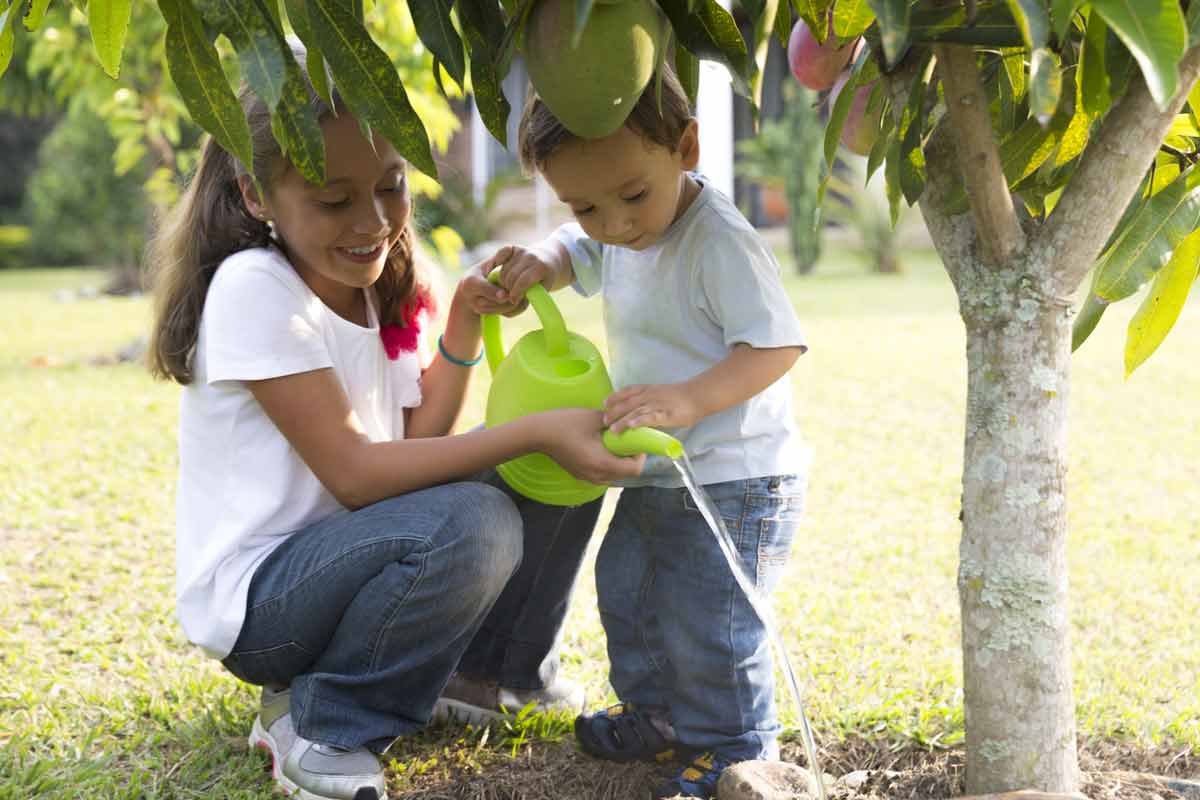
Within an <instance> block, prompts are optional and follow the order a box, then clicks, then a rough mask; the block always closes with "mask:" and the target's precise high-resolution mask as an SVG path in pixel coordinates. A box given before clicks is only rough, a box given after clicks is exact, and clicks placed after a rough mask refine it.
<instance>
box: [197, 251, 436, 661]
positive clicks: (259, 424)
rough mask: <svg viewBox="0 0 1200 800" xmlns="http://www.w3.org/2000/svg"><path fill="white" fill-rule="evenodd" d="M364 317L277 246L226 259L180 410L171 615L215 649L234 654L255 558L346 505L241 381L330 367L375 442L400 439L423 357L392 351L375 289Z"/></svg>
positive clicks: (415, 399)
mask: <svg viewBox="0 0 1200 800" xmlns="http://www.w3.org/2000/svg"><path fill="white" fill-rule="evenodd" d="M366 294H367V299H368V302H367V308H368V312H367V313H368V326H367V327H365V328H364V327H362V326H359V325H355V324H354V323H352V322H349V321H348V320H345V319H343V318H342V317H340V316H338V315H337V314H335V313H334V312H333V311H331V310H330V309H329V308H328V307H326V306H325V304H324V303H323V302H321V300H320V298H318V297H317V296H316V295H315V294H313V292H312V290H311V289H309V288H308V285H307V284H305V283H304V281H303V280H301V278H300V276H299V275H297V274H296V272H295V270H294V269H293V268H292V266H291V264H289V263H288V261H287V259H286V258H284V256H283V255H282V254H281V253H280V252H279V251H278V250H275V249H272V248H255V249H250V250H243V251H241V252H239V253H236V254H234V255H232V256H230V257H229V258H227V259H225V261H224V262H222V263H221V265H220V267H218V269H217V272H216V275H215V276H214V277H213V280H212V284H211V286H210V287H209V290H208V295H207V297H206V299H205V303H204V314H203V317H202V320H201V323H200V335H199V340H198V341H197V344H196V351H195V354H194V356H193V358H194V372H195V377H194V380H193V382H192V383H191V384H189V385H188V386H186V387H184V390H183V397H182V400H181V403H180V415H179V483H178V489H177V495H176V550H175V559H176V571H175V574H176V601H177V614H178V616H179V620H180V622H181V623H182V625H183V629H184V631H185V633H186V634H187V636H188V638H189V639H190V640H191V641H192V642H195V643H196V644H198V645H200V646H201V647H202V648H204V650H205V651H206V652H208V653H209V654H210V655H212V656H215V657H217V658H224V657H225V656H226V655H228V654H229V653H230V651H232V649H233V646H234V644H235V642H236V641H237V637H238V634H239V633H240V632H241V628H242V622H243V621H244V619H245V614H246V598H247V595H248V593H249V589H250V580H251V578H252V577H253V576H254V570H255V569H256V568H257V567H258V565H259V564H261V563H262V561H263V560H264V559H265V558H266V557H267V556H268V555H269V554H270V553H271V551H272V550H274V549H275V548H276V547H277V546H278V545H279V544H281V543H282V542H283V541H284V540H286V539H287V537H288V536H289V535H290V534H291V533H292V532H293V531H296V530H298V529H300V528H303V527H305V526H307V525H309V524H311V523H313V522H316V521H317V520H320V519H323V518H325V517H328V516H330V515H332V514H335V513H338V512H341V511H343V510H344V508H343V506H342V505H341V504H339V503H338V501H337V500H335V499H334V497H333V495H331V494H330V493H329V492H328V491H327V490H326V489H325V487H324V486H323V485H322V484H321V482H320V481H319V480H317V477H316V475H314V474H313V472H312V470H311V469H309V468H308V465H307V464H305V463H304V461H303V459H301V458H300V456H299V454H298V453H297V452H296V451H295V450H294V449H293V448H292V446H291V444H290V443H289V442H288V440H287V439H286V438H285V437H284V436H283V434H282V433H280V431H279V429H278V428H277V427H275V424H274V423H273V422H271V420H270V418H269V417H268V416H267V415H266V414H265V413H264V412H263V409H262V407H261V406H260V405H259V404H258V401H256V400H255V399H254V396H253V395H252V394H251V393H250V391H249V389H247V388H246V384H245V383H244V382H245V381H253V380H263V379H266V378H275V377H279V376H281V375H292V374H296V373H301V372H309V371H312V370H318V369H327V368H331V369H333V372H334V374H335V375H336V376H337V378H338V381H339V382H340V383H341V385H342V388H343V389H344V390H345V392H346V397H347V398H348V399H349V401H350V406H351V408H352V409H353V411H354V414H355V415H356V416H357V418H358V421H359V422H360V423H361V425H362V427H363V430H365V431H366V433H367V435H368V437H369V438H370V439H371V441H375V442H380V441H389V440H394V439H402V438H403V437H404V409H405V408H411V407H414V406H417V405H420V402H421V385H420V378H421V364H422V363H423V355H424V354H423V353H422V352H421V351H420V350H418V351H417V352H411V353H406V352H402V353H401V354H400V356H399V358H397V359H396V360H394V361H393V360H389V359H388V357H387V354H386V352H385V351H384V348H383V342H382V340H381V339H380V336H379V321H378V313H377V310H376V309H375V307H374V303H375V301H374V292H373V291H369V290H368V291H367V292H366Z"/></svg>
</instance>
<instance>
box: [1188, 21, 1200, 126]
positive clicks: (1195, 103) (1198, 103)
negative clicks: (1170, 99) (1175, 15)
mask: <svg viewBox="0 0 1200 800" xmlns="http://www.w3.org/2000/svg"><path fill="white" fill-rule="evenodd" d="M1197 5H1200V3H1197ZM1187 102H1188V108H1189V109H1191V112H1192V118H1193V119H1194V120H1200V81H1196V83H1195V85H1194V86H1192V90H1191V91H1190V92H1188V99H1187Z"/></svg>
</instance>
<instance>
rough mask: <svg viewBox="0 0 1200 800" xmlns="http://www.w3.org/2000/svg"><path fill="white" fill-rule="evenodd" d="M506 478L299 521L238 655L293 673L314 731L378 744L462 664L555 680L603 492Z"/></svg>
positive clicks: (263, 581)
mask: <svg viewBox="0 0 1200 800" xmlns="http://www.w3.org/2000/svg"><path fill="white" fill-rule="evenodd" d="M489 484H491V485H489ZM497 486H503V483H502V482H501V481H500V480H499V478H498V477H497V476H496V475H495V473H494V472H489V473H487V474H485V475H482V476H480V477H479V479H478V480H474V481H470V482H463V483H453V484H447V485H444V486H436V487H432V488H429V489H424V490H421V491H417V492H411V493H409V494H405V495H401V496H399V497H393V498H390V499H388V500H383V501H381V502H378V503H375V504H374V505H370V506H367V507H365V508H361V509H358V510H357V511H344V512H340V513H337V514H334V515H333V516H331V517H328V518H326V519H324V520H321V521H319V522H316V523H314V524H312V525H310V526H308V527H306V528H302V529H300V530H298V531H296V532H295V533H293V534H292V535H291V536H290V537H289V538H288V539H287V541H285V542H284V543H283V544H282V545H280V546H279V547H278V548H276V549H275V550H274V551H273V552H272V553H271V554H270V555H269V556H268V557H267V559H266V560H265V561H264V562H263V563H262V564H261V565H260V566H259V567H258V569H257V570H256V571H255V573H254V578H253V581H252V582H251V586H250V596H249V598H248V601H247V613H246V619H245V622H244V623H243V625H242V631H241V634H240V635H239V637H238V640H237V643H236V644H235V645H234V649H233V652H232V653H231V654H230V655H229V656H228V657H226V658H225V660H224V662H223V663H224V665H225V666H226V667H227V668H228V669H229V670H230V672H232V673H233V674H234V675H236V676H238V677H239V678H241V679H243V680H245V681H248V682H250V683H255V684H260V685H270V686H290V687H291V690H292V697H291V710H292V720H293V724H294V725H295V727H296V731H297V732H298V733H299V734H300V735H301V736H303V737H304V738H306V739H311V740H314V741H319V742H324V743H326V744H333V745H339V746H342V747H358V746H360V745H366V746H368V747H369V748H371V749H372V750H375V751H376V752H382V751H383V750H384V749H385V748H386V747H387V746H388V745H389V744H390V743H391V742H392V741H393V740H394V739H395V738H396V737H397V736H401V735H403V734H406V733H410V732H412V731H414V730H416V729H418V728H420V727H422V726H423V725H424V724H425V723H426V722H427V721H428V720H429V716H430V713H431V711H432V709H433V704H434V702H435V701H436V700H437V697H438V694H439V693H440V692H441V690H442V688H443V687H444V686H445V685H446V682H447V680H449V677H450V674H451V673H452V672H453V671H454V670H455V669H456V668H461V669H462V670H463V671H464V672H467V673H469V674H471V675H473V676H476V677H483V678H488V679H491V680H496V681H498V682H499V683H501V685H504V686H510V687H513V688H526V689H528V688H534V689H536V688H541V687H542V686H543V685H544V684H545V683H547V682H549V681H550V680H552V679H553V677H554V673H555V672H556V670H557V668H558V656H557V652H556V642H557V638H558V633H559V630H560V628H561V626H562V622H563V618H564V616H565V614H566V610H567V603H568V600H569V597H570V592H571V587H572V585H573V583H574V580H575V576H576V575H577V574H578V571H579V565H580V562H581V561H582V560H583V554H584V551H585V550H586V548H587V543H588V539H589V538H590V536H591V533H592V528H593V527H594V525H595V522H596V517H597V516H598V514H599V510H600V501H598V500H597V501H595V502H593V503H589V504H588V505H585V506H579V507H576V508H559V507H555V506H545V505H542V504H540V503H536V502H534V501H532V500H528V499H526V498H523V497H520V496H518V495H516V494H515V493H513V492H511V490H508V489H507V487H505V488H504V489H498V488H496V487H497ZM460 662H461V665H460Z"/></svg>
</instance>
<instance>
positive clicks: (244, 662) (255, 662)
mask: <svg viewBox="0 0 1200 800" xmlns="http://www.w3.org/2000/svg"><path fill="white" fill-rule="evenodd" d="M314 660H315V659H314V657H313V654H312V653H311V652H309V651H308V650H307V649H306V648H305V647H304V645H302V644H300V643H299V642H283V643H281V644H277V645H273V646H271V647H265V648H262V649H260V650H242V651H234V652H232V653H230V654H229V655H227V656H226V657H225V658H224V660H222V661H221V663H222V664H224V665H225V669H227V670H229V671H230V672H232V673H233V674H234V675H235V676H237V677H238V678H241V679H242V680H244V681H246V682H247V683H253V684H256V685H258V686H287V685H288V684H290V683H291V682H292V678H294V677H296V676H297V675H300V674H303V673H304V672H305V671H306V670H307V669H308V668H309V667H310V666H311V665H312V663H313V661H314Z"/></svg>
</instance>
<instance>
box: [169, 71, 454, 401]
mask: <svg viewBox="0 0 1200 800" xmlns="http://www.w3.org/2000/svg"><path fill="white" fill-rule="evenodd" d="M293 49H294V50H295V54H296V61H297V62H298V63H299V64H300V65H301V70H302V71H303V64H304V62H305V58H304V52H303V50H301V49H299V48H296V47H294V48H293ZM305 82H306V83H307V82H308V77H307V75H305ZM308 94H309V102H310V103H311V104H312V106H313V108H314V109H315V110H316V113H317V118H318V119H325V118H327V117H329V116H331V115H332V114H333V109H331V108H330V107H329V106H328V105H326V104H325V103H324V102H323V101H322V100H321V99H320V98H319V97H318V96H317V93H316V92H315V91H314V90H313V88H312V85H311V84H309V86H308ZM238 99H239V100H240V101H241V104H242V108H243V110H244V111H245V112H246V119H247V121H248V122H249V124H250V138H251V141H252V143H253V145H254V164H255V173H256V174H257V175H258V176H259V177H260V179H261V180H262V182H263V185H264V190H265V191H269V190H270V184H271V181H272V180H274V179H276V178H277V177H278V176H279V175H280V174H281V172H282V171H283V170H285V169H288V168H289V167H290V165H289V164H287V162H286V160H285V158H284V156H283V154H282V152H281V150H280V148H279V145H278V143H276V141H275V136H274V134H272V132H271V116H270V112H269V110H268V109H267V105H266V103H264V102H263V101H262V100H261V99H260V98H259V97H258V96H257V95H255V94H254V93H253V92H251V91H250V90H249V88H248V87H246V86H243V87H242V89H241V91H240V92H239V93H238ZM332 99H333V102H334V105H335V106H337V107H338V108H339V110H341V101H340V99H339V98H338V95H337V93H336V92H335V93H334V96H333V98H332ZM248 174H249V171H248V170H247V169H246V167H245V165H243V164H241V163H240V162H239V161H238V160H237V159H236V158H234V157H233V156H232V155H230V154H229V153H228V152H227V151H226V150H225V149H224V148H222V147H221V146H220V145H219V144H217V142H216V141H215V140H214V139H212V138H209V140H208V141H207V142H206V143H205V145H204V149H203V151H202V152H201V155H200V162H199V164H198V166H197V167H196V172H195V174H194V175H193V176H192V179H191V181H189V183H188V186H187V189H186V190H185V191H184V193H183V196H182V197H181V198H180V200H179V202H178V203H177V204H176V206H175V207H174V208H173V209H172V210H171V211H170V212H169V213H168V214H167V215H166V216H165V217H164V218H163V219H162V220H161V222H160V225H159V228H158V231H157V233H156V235H155V237H154V239H153V240H152V241H151V242H150V244H149V247H148V251H147V263H148V265H149V267H150V269H151V270H152V277H153V282H154V293H155V303H154V323H153V328H152V330H151V334H150V345H149V348H148V349H149V352H148V357H149V361H150V365H149V366H150V371H151V373H152V374H154V375H155V377H158V378H164V379H169V380H173V381H176V382H177V383H181V384H184V385H186V384H189V383H191V382H192V379H193V378H194V377H195V371H194V365H193V363H192V356H193V354H194V353H195V349H196V340H197V338H198V337H199V333H200V317H201V314H202V313H203V312H204V298H205V296H206V295H207V294H208V287H209V284H211V283H212V279H213V275H215V274H216V272H217V267H219V266H220V265H221V262H222V261H224V260H225V259H226V258H228V257H229V256H231V255H233V254H234V253H236V252H238V251H240V250H245V249H247V248H251V247H265V246H267V245H269V244H270V243H271V241H272V239H271V228H270V226H268V225H267V223H265V222H262V221H261V220H258V219H256V218H255V217H253V216H252V215H251V214H250V212H249V211H248V210H247V209H246V206H245V204H244V203H243V202H242V193H241V190H240V188H239V187H238V179H239V178H240V177H242V176H245V175H248ZM374 288H375V293H376V296H377V297H378V300H379V318H380V319H379V321H380V324H382V325H408V324H412V317H413V315H414V314H415V313H416V311H417V310H419V309H420V308H422V307H429V306H431V305H432V296H431V293H430V289H429V285H428V282H427V281H426V280H424V277H423V276H422V275H420V274H418V268H417V264H416V260H415V258H414V234H413V229H412V215H411V212H410V214H409V220H408V222H406V223H405V226H404V230H403V231H401V234H400V237H399V239H398V240H397V242H396V244H394V245H393V246H392V249H391V251H390V252H389V253H388V257H387V262H386V264H385V265H384V269H383V273H382V274H381V275H380V277H379V280H377V281H376V282H375V286H374Z"/></svg>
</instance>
